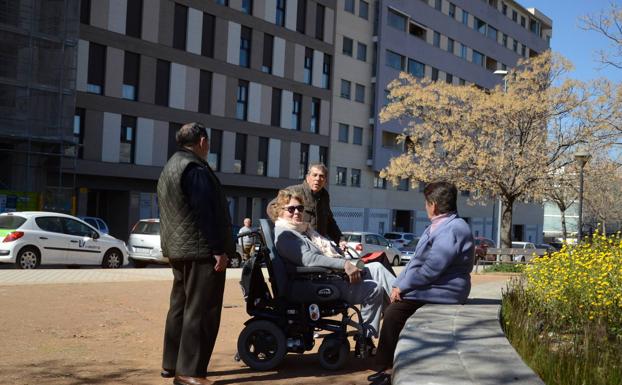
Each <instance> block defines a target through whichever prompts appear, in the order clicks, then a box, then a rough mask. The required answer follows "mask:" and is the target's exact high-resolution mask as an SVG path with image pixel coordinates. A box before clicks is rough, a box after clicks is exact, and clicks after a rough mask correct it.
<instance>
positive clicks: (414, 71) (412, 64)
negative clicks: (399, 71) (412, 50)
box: [408, 59, 425, 78]
mask: <svg viewBox="0 0 622 385" xmlns="http://www.w3.org/2000/svg"><path fill="white" fill-rule="evenodd" d="M408 73H410V74H411V75H412V76H415V77H418V78H422V77H424V76H425V64H423V63H421V62H418V61H416V60H413V59H408Z"/></svg>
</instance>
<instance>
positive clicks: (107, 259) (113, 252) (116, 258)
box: [102, 249, 123, 269]
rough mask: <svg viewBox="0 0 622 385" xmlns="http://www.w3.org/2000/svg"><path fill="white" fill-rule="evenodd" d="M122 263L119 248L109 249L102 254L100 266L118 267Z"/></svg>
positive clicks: (105, 267) (107, 267)
mask: <svg viewBox="0 0 622 385" xmlns="http://www.w3.org/2000/svg"><path fill="white" fill-rule="evenodd" d="M122 265H123V254H121V251H119V249H110V250H108V251H107V252H106V254H105V255H104V259H103V260H102V267H103V268H104V269H118V268H119V267H121V266H122Z"/></svg>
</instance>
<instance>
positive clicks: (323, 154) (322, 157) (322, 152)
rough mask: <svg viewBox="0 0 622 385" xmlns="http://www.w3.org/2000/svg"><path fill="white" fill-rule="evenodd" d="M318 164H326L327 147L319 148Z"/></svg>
mask: <svg viewBox="0 0 622 385" xmlns="http://www.w3.org/2000/svg"><path fill="white" fill-rule="evenodd" d="M320 163H323V164H328V147H324V146H320Z"/></svg>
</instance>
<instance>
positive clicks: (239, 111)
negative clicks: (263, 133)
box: [235, 80, 248, 120]
mask: <svg viewBox="0 0 622 385" xmlns="http://www.w3.org/2000/svg"><path fill="white" fill-rule="evenodd" d="M236 96H237V101H236V107H235V118H236V119H239V120H246V117H247V112H248V82H247V81H245V80H238V89H237V94H236Z"/></svg>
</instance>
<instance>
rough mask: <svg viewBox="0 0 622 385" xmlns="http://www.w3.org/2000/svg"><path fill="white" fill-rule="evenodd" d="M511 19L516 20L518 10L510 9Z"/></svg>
mask: <svg viewBox="0 0 622 385" xmlns="http://www.w3.org/2000/svg"><path fill="white" fill-rule="evenodd" d="M512 21H514V22H516V21H518V12H516V11H515V10H512Z"/></svg>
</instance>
